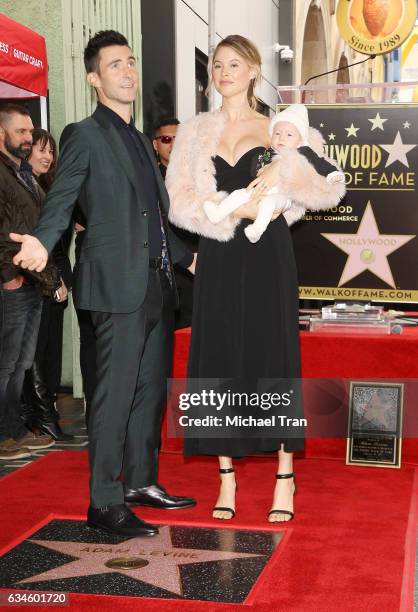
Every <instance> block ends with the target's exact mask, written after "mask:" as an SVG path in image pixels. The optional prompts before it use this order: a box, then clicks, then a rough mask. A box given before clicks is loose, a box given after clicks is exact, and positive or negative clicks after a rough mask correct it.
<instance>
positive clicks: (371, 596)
mask: <svg viewBox="0 0 418 612" xmlns="http://www.w3.org/2000/svg"><path fill="white" fill-rule="evenodd" d="M160 471H161V474H160V480H161V482H162V483H164V484H165V485H167V486H168V488H169V489H170V490H171V491H173V492H176V493H186V494H190V495H193V496H195V497H196V498H197V499H198V502H199V503H198V506H197V507H196V508H193V509H190V510H184V511H181V512H178V513H171V512H170V513H167V512H164V511H156V510H151V509H148V510H147V509H141V513H140V514H141V516H142V517H143V518H144V519H146V520H152V521H155V522H164V521H167V522H169V523H172V522H175V523H185V524H191V523H193V524H196V525H204V526H208V525H210V526H216V527H220V526H222V525H223V523H222V524H220V522H219V521H214V520H212V519H211V518H210V509H211V506H212V505H213V502H214V501H215V497H216V492H217V486H218V475H217V471H216V461H215V460H213V459H210V458H200V459H196V460H187V461H186V460H184V459H183V457H182V456H180V455H177V454H163V455H162V458H161V470H160ZM236 471H237V479H238V482H239V491H238V497H237V517H236V519H235V520H234V521H233V522H229V523H228V525H227V526H228V527H232V526H233V527H240V528H249V529H260V528H266V527H268V523H267V522H266V518H265V516H266V512H267V510H268V509H269V504H270V501H271V494H272V490H273V486H274V473H275V461H274V460H272V459H260V458H258V459H251V460H248V461H246V462H243V463H241V462H237V466H236ZM295 471H296V473H297V484H298V494H297V496H296V499H295V502H296V503H295V506H296V518H295V520H294V521H292V522H291V523H289V524H288V525H287V526H285V527H280V529H284V530H285V531H287V532H289V534H288V538H287V541H286V543H285V544H282V545H281V546H280V547H279V550H278V553H277V554H276V555H275V556H274V557H273V559H272V560H271V562H270V564H269V565H268V566H267V568H266V571H265V572H264V574H263V577H262V578H261V579H260V582H261V583H262V586H263V588H261V587H258V586H257V585H256V587H255V589H254V590H253V591H252V593H251V594H250V597H249V601H247V603H246V604H241V605H238V604H219V603H217V604H214V603H208V602H194V601H191V602H190V601H182V602H181V604H180V603H179V601H178V600H177V601H175V600H160V599H158V600H156V599H138V598H120V597H119V598H116V597H109V596H90V595H77V594H71V596H70V598H71V606H70V609H71V610H89V611H91V610H119V609H126V610H128V609H129V610H136V609H138V610H139V609H140V610H141V611H144V612H147V611H157V610H158V611H161V610H168V611H176V612H177V611H178V610H179V609H181V610H191V611H195V610H196V611H202V612H205V611H213V612H214V611H216V610H219V611H220V612H223V611H224V610H225V611H226V610H227V611H235V610H242V609H250V610H251V609H253V610H256V611H257V612H258V611H260V612H273V611H274V612H276V611H277V612H279V611H280V612H311V611H312V612H331V611H332V612H335V610H339V611H342V612H344V611H347V612H348V611H349V610H350V611H352V610H356V612H366V611H367V612H394V611H396V610H399V607H400V601H401V588H402V581H403V571H404V553H405V551H404V546H405V536H406V531H407V526H408V517H409V512H410V504H411V493H412V486H413V478H414V469H413V468H412V467H404V468H402V469H401V470H390V469H373V468H360V467H352V466H345V465H344V464H343V463H342V462H340V461H335V460H334V461H330V460H324V459H317V460H314V459H309V460H305V459H303V460H298V461H297V462H296V466H295ZM0 489H1V491H0V494H1V499H2V500H3V503H2V509H1V511H0V512H1V525H2V529H1V534H0V547H1V549H2V552H5V549H6V548H7V549H8V548H10V544H11V543H12V542H13V540H16V539H18V540H20V539H21V537H22V535H23V533H24V532H25V531H28V530H32V529H33V528H34V527H35V526H36V524H38V523H39V522H41V521H43V520H45V518H46V517H47V516H48V514H50V513H53V515H54V516H58V517H71V518H74V517H78V518H82V517H83V516H84V513H85V511H86V508H87V505H88V496H87V492H88V471H87V454H86V453H84V452H61V453H51V454H50V455H48V456H47V457H44V458H42V459H40V460H38V461H37V462H35V463H32V464H30V465H28V466H27V467H25V468H23V469H21V470H19V471H18V472H16V473H14V474H12V475H10V476H6V477H5V478H3V479H2V480H1V481H0ZM5 501H6V503H4V502H5ZM173 515H174V516H173ZM415 527H416V523H415ZM411 529H412V528H410V530H411ZM415 533H416V531H415ZM409 555H410V556H411V551H409ZM408 567H409V571H410V568H411V565H409V566H406V570H407V569H408ZM405 576H406V578H404V585H405V586H406V585H407V584H408V580H409V583H410V573H409V574H408V571H406V573H405ZM408 576H409V578H408ZM404 600H405V596H404ZM38 609H39V610H41V609H44V608H38V607H32V606H31V607H30V610H38ZM67 609H68V608H67ZM405 609H406V608H405Z"/></svg>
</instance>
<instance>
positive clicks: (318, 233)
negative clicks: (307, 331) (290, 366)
mask: <svg viewBox="0 0 418 612" xmlns="http://www.w3.org/2000/svg"><path fill="white" fill-rule="evenodd" d="M279 108H280V107H279ZM308 110H309V120H310V125H311V126H312V127H315V128H317V129H319V131H320V132H321V133H322V135H323V137H324V140H325V152H326V154H327V155H328V156H329V157H330V158H332V159H334V160H335V161H336V162H337V163H338V164H339V165H340V167H341V168H342V169H343V171H344V173H345V177H346V184H347V194H346V196H345V198H344V199H343V201H342V202H341V203H340V204H339V205H338V206H337V207H335V208H333V209H331V210H328V211H319V212H310V211H307V212H306V214H305V217H304V220H302V221H301V222H300V223H297V224H295V225H294V226H292V235H293V240H294V246H295V255H296V262H297V267H298V276H299V297H300V298H303V299H314V300H343V301H346V300H355V301H367V302H368V301H375V302H389V303H390V302H394V303H395V302H407V303H414V302H418V273H417V267H418V188H417V181H418V176H417V175H418V105H401V104H379V105H372V104H365V105H362V106H345V105H311V106H309V107H308ZM321 124H322V127H320V126H321Z"/></svg>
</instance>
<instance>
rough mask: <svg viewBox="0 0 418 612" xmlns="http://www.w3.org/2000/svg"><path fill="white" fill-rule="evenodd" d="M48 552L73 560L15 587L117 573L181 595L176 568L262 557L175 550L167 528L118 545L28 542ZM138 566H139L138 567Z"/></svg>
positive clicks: (49, 541)
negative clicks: (120, 561)
mask: <svg viewBox="0 0 418 612" xmlns="http://www.w3.org/2000/svg"><path fill="white" fill-rule="evenodd" d="M29 542H32V543H33V544H38V545H39V546H43V547H45V548H49V549H50V550H54V551H58V552H61V553H63V554H65V555H71V556H73V557H76V559H75V560H74V561H70V562H67V563H64V564H63V565H60V566H59V567H55V568H53V569H50V570H47V571H46V572H42V573H40V574H37V575H35V576H30V577H29V578H25V579H24V580H20V581H19V582H18V583H17V584H24V583H27V582H38V581H39V582H42V581H44V580H47V581H50V580H62V579H65V578H75V577H77V576H83V577H84V576H94V575H96V574H109V573H117V574H122V575H123V576H129V577H130V578H133V579H134V580H139V581H141V582H146V583H147V584H152V585H153V586H155V587H158V588H161V589H164V590H166V591H170V592H172V593H176V594H177V595H182V584H181V576H180V571H179V566H182V565H190V564H194V563H205V562H210V561H224V560H227V559H248V558H250V557H262V556H264V555H260V554H252V553H238V552H224V551H222V550H206V549H200V548H178V547H174V546H173V544H172V542H171V534H170V527H168V526H164V527H161V528H160V533H159V535H158V536H156V537H153V538H152V539H143V538H131V539H129V540H125V541H123V542H120V543H119V544H110V545H109V544H98V543H86V542H61V541H55V540H29ZM120 557H123V558H127V559H128V560H132V561H138V562H139V564H141V562H142V567H136V568H135V567H134V566H133V567H132V569H131V568H129V569H120V568H117V567H114V566H113V567H108V565H106V562H109V561H110V560H111V559H116V558H120ZM137 565H138V564H137Z"/></svg>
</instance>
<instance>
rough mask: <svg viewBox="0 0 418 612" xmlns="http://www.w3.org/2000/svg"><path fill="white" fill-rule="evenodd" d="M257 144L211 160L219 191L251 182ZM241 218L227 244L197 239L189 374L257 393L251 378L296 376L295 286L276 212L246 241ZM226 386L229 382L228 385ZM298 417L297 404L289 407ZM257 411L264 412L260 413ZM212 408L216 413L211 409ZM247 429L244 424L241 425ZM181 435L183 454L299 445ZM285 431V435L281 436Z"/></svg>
mask: <svg viewBox="0 0 418 612" xmlns="http://www.w3.org/2000/svg"><path fill="white" fill-rule="evenodd" d="M263 150H264V148H263V147H256V148H254V149H252V150H250V151H248V152H247V153H245V154H244V155H243V156H242V157H241V158H240V159H239V160H238V162H237V163H236V165H235V166H230V165H229V164H228V163H227V162H226V161H225V160H224V159H223V158H222V157H219V156H216V157H215V158H214V163H215V169H216V181H217V187H218V190H223V191H227V192H232V191H234V190H235V189H241V188H243V187H246V186H247V185H248V184H249V183H250V182H251V181H252V180H253V177H252V176H251V168H252V167H253V166H254V163H253V162H254V156H257V155H258V154H259V153H260V152H262V151H263ZM249 223H251V221H249V220H244V221H242V222H241V223H240V225H239V226H238V228H237V230H236V233H235V236H234V238H233V239H231V240H230V241H229V242H219V241H217V240H212V239H208V238H203V237H202V238H201V239H200V242H199V253H198V258H197V269H196V278H195V284H194V307H193V319H192V335H191V345H190V353H189V364H188V378H189V379H202V378H223V379H226V378H230V379H232V381H234V382H233V383H232V386H233V390H236V389H239V390H242V389H245V390H247V391H248V390H249V391H257V380H258V379H272V378H286V377H287V378H298V377H299V376H300V355H299V329H298V285H297V276H296V265H295V260H294V254H293V246H292V239H291V236H290V232H289V228H288V226H287V223H286V221H285V219H284V217H283V216H279V217H278V218H277V219H276V220H275V221H273V222H271V223H270V224H269V225H268V227H267V229H266V231H265V233H264V234H263V236H262V237H261V238H260V240H259V241H258V242H257V243H255V244H253V243H251V242H250V241H249V240H248V238H247V237H246V235H245V234H244V231H243V230H244V228H245V227H246V225H248V224H249ZM227 387H228V388H229V389H231V385H230V384H229V385H227ZM290 410H291V409H290V408H288V409H287V411H285V412H284V413H287V415H288V416H301V407H300V405H299V408H294V411H295V412H297V413H298V414H293V415H292V413H291V412H290ZM260 412H262V411H260V410H258V413H257V416H268V414H266V413H263V414H260ZM212 414H217V415H219V414H222V412H221V413H219V412H218V413H216V412H215V411H212ZM247 431H248V430H247ZM276 431H277V437H263V438H259V437H257V438H250V437H248V435H247V436H246V431H245V430H244V429H243V430H242V435H241V432H240V433H239V437H233V438H227V439H220V438H213V437H211V438H195V437H191V435H190V434H189V436H187V432H186V437H185V444H184V451H185V454H186V455H195V454H203V455H205V454H207V455H225V456H232V457H242V456H245V455H247V454H250V453H251V454H252V453H263V452H271V451H275V450H278V449H279V448H280V445H281V443H282V442H283V443H284V448H285V450H286V451H288V452H292V451H296V450H302V449H303V438H301V437H299V438H296V439H295V438H283V437H281V436H280V434H281V433H282V435H283V431H281V430H280V428H276V429H275V430H274V434H275V433H276ZM285 435H286V434H285Z"/></svg>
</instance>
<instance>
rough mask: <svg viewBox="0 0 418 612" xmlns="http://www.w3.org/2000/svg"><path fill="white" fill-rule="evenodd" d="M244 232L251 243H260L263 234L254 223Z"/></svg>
mask: <svg viewBox="0 0 418 612" xmlns="http://www.w3.org/2000/svg"><path fill="white" fill-rule="evenodd" d="M244 232H245V235H246V236H247V238H248V240H249V241H250V242H258V241H259V240H260V238H261V233H260V232H259V231H258V229H257V227H256V226H255V225H254V223H251V225H247V227H246V228H245V229H244Z"/></svg>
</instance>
